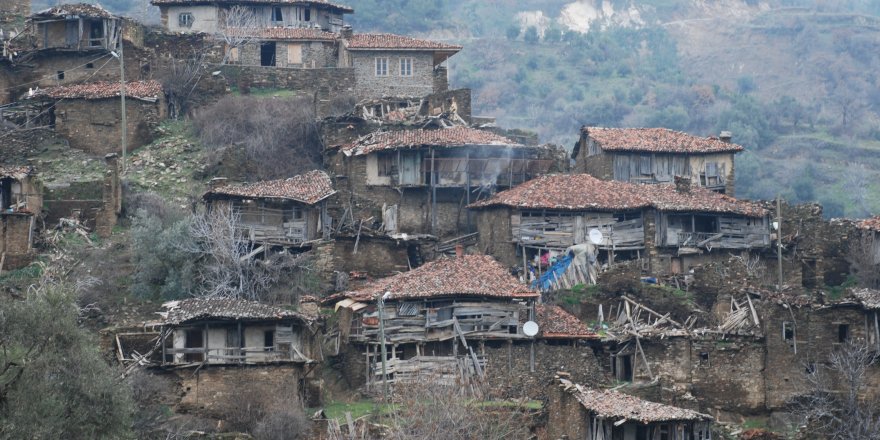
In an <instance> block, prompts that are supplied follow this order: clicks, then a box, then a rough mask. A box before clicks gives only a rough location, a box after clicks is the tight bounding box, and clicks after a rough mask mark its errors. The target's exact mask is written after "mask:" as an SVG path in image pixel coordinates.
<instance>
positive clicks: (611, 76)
mask: <svg viewBox="0 0 880 440" xmlns="http://www.w3.org/2000/svg"><path fill="white" fill-rule="evenodd" d="M340 2H343V3H346V4H349V5H351V6H353V7H354V9H355V11H356V12H355V14H353V15H352V16H351V17H350V22H351V23H352V24H353V26H354V27H355V30H357V31H362V32H366V31H378V32H393V33H399V34H409V35H416V36H422V37H426V38H432V39H438V40H443V41H448V42H454V43H460V44H463V45H464V46H465V49H464V50H463V51H462V52H461V53H460V54H458V55H456V56H455V57H453V58H452V59H451V60H450V62H449V67H450V74H451V83H452V84H453V85H454V86H457V87H470V88H472V89H473V91H474V95H475V96H474V97H475V99H474V104H475V106H474V113H475V114H478V115H485V116H495V117H497V118H498V121H499V123H500V124H501V125H504V126H508V127H520V128H527V129H531V130H534V131H536V132H538V133H539V134H540V135H541V138H542V140H543V141H546V142H554V143H558V144H562V145H565V146H567V147H571V145H573V144H574V142H575V140H576V139H577V133H578V128H579V127H580V126H581V125H583V124H595V125H604V126H663V127H669V128H673V129H679V130H684V131H688V132H692V133H696V134H701V135H710V134H717V133H718V132H719V131H721V130H730V131H732V132H733V133H734V140H735V141H736V142H737V143H740V144H742V145H744V146H745V147H746V148H747V151H746V152H745V153H743V154H741V155H740V156H739V158H738V162H737V188H738V192H737V195H738V196H743V197H751V198H772V197H774V196H775V195H776V194H777V193H781V194H782V195H783V196H784V197H786V198H787V199H790V200H793V201H819V202H821V203H822V204H823V205H825V211H826V214H827V215H829V216H844V215H845V216H852V217H863V216H866V215H868V214H871V213H878V212H880V197H878V195H880V191H878V190H880V183H878V182H880V179H878V177H880V175H878V174H880V88H878V81H880V78H878V73H877V72H880V2H878V1H874V0H826V1H817V0H770V1H758V0H643V1H631V0H605V1H601V0H580V1H560V0H555V1H551V0H517V1H515V0H494V1H493V0H455V1H452V0H345V1H343V0H340ZM144 4H145V3H144V2H143V1H142V0H141V1H134V2H132V1H125V0H114V1H107V2H104V5H105V6H106V7H108V8H110V9H113V10H115V11H118V12H122V13H128V14H130V15H133V16H137V17H141V18H144V17H146V18H147V19H148V20H155V12H154V11H150V10H148V9H146V8H145V7H144ZM41 6H42V5H37V4H35V8H38V7H41Z"/></svg>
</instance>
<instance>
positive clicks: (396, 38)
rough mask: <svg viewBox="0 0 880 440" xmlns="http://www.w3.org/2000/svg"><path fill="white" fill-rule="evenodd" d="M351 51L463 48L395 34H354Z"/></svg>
mask: <svg viewBox="0 0 880 440" xmlns="http://www.w3.org/2000/svg"><path fill="white" fill-rule="evenodd" d="M348 49H349V50H377V49H391V50H445V51H456V52H458V51H459V50H461V46H457V45H453V44H446V43H441V42H439V41H431V40H421V39H418V38H412V37H405V36H402V35H394V34H354V35H352V37H351V38H350V39H349V40H348Z"/></svg>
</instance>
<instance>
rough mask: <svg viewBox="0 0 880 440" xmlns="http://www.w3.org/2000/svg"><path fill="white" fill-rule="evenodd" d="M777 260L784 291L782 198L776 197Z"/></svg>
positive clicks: (780, 287)
mask: <svg viewBox="0 0 880 440" xmlns="http://www.w3.org/2000/svg"><path fill="white" fill-rule="evenodd" d="M776 225H777V227H776V259H777V260H778V261H779V285H778V286H777V287H776V290H782V196H776Z"/></svg>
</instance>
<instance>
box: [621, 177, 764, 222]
mask: <svg viewBox="0 0 880 440" xmlns="http://www.w3.org/2000/svg"><path fill="white" fill-rule="evenodd" d="M630 185H636V184H630ZM638 186H640V187H643V188H642V191H644V194H645V197H647V198H648V200H649V201H650V202H651V205H652V206H654V207H655V208H657V209H659V210H661V211H677V212H714V213H719V214H737V215H743V216H746V217H764V216H765V215H767V210H766V209H764V208H762V207H761V206H760V205H758V204H757V203H753V202H750V201H748V200H739V199H735V198H733V197H730V196H728V195H724V194H720V193H717V192H715V191H710V190H708V189H705V188H700V187H691V188H690V190H689V191H687V192H680V191H677V190H676V189H675V185H668V184H662V185H638Z"/></svg>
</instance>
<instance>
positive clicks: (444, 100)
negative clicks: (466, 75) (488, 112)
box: [426, 89, 471, 122]
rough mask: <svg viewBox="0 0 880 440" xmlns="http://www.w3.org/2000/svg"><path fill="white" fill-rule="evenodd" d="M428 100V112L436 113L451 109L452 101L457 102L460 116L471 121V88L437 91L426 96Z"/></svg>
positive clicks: (456, 105)
mask: <svg viewBox="0 0 880 440" xmlns="http://www.w3.org/2000/svg"><path fill="white" fill-rule="evenodd" d="M426 99H427V100H428V114H430V115H436V114H440V113H443V112H448V111H450V108H451V106H452V103H455V107H456V109H457V110H456V111H457V112H458V116H461V118H462V119H464V120H465V121H467V122H471V89H455V90H448V91H443V92H435V93H433V94H431V95H429V96H427V97H426Z"/></svg>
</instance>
